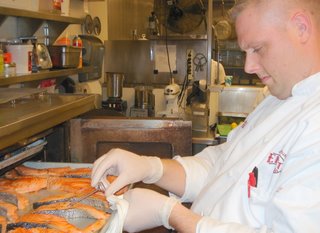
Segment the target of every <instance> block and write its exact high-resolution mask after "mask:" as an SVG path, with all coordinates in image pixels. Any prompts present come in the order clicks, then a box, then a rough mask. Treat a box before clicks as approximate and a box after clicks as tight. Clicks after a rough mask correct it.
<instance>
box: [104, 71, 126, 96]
mask: <svg viewBox="0 0 320 233" xmlns="http://www.w3.org/2000/svg"><path fill="white" fill-rule="evenodd" d="M123 81H124V74H123V73H111V72H106V76H105V82H106V83H107V96H108V98H110V97H111V98H121V97H122V87H123Z"/></svg>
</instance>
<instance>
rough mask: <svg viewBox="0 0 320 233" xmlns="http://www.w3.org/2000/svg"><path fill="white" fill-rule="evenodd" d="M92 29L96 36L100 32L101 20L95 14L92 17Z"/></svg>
mask: <svg viewBox="0 0 320 233" xmlns="http://www.w3.org/2000/svg"><path fill="white" fill-rule="evenodd" d="M93 31H94V34H96V35H97V36H99V35H100V33H101V22H100V19H99V17H97V16H96V17H94V19H93Z"/></svg>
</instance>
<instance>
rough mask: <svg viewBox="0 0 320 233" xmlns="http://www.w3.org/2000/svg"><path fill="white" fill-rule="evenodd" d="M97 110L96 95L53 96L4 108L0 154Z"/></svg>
mask: <svg viewBox="0 0 320 233" xmlns="http://www.w3.org/2000/svg"><path fill="white" fill-rule="evenodd" d="M94 108H95V95H89V94H49V93H45V94H42V95H39V96H37V95H36V96H33V97H29V98H22V99H17V100H16V101H15V102H14V103H12V102H7V103H3V104H0V115H1V118H0V150H3V149H5V148H7V147H9V146H12V145H14V144H15V143H17V142H20V141H23V140H25V139H27V138H30V137H32V136H34V135H37V134H40V133H41V132H44V131H45V130H48V129H50V128H52V127H54V126H56V125H59V124H61V123H63V122H65V121H67V120H70V119H71V118H73V117H76V116H79V115H81V114H83V113H85V112H88V111H90V110H93V109H94Z"/></svg>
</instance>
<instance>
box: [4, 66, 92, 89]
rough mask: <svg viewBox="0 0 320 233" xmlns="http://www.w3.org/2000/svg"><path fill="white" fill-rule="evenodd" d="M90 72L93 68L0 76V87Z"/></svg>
mask: <svg viewBox="0 0 320 233" xmlns="http://www.w3.org/2000/svg"><path fill="white" fill-rule="evenodd" d="M92 70H93V67H91V66H87V67H83V68H73V69H60V70H49V71H40V72H38V73H31V74H24V75H17V76H10V77H4V76H0V86H7V85H11V84H17V83H24V82H32V81H39V80H44V79H50V78H58V77H65V76H69V75H73V74H78V73H87V72H91V71H92Z"/></svg>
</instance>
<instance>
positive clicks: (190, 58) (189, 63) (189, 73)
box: [187, 49, 194, 80]
mask: <svg viewBox="0 0 320 233" xmlns="http://www.w3.org/2000/svg"><path fill="white" fill-rule="evenodd" d="M193 57H194V52H193V49H187V76H188V80H192V79H193V70H194V69H193Z"/></svg>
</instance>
